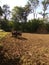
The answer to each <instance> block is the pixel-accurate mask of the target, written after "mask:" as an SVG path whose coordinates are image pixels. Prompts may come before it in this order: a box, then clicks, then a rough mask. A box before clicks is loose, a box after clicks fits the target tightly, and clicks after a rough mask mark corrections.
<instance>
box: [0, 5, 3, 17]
mask: <svg viewBox="0 0 49 65" xmlns="http://www.w3.org/2000/svg"><path fill="white" fill-rule="evenodd" d="M2 14H3V10H2V8H1V6H0V16H2Z"/></svg>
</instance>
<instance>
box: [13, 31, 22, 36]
mask: <svg viewBox="0 0 49 65" xmlns="http://www.w3.org/2000/svg"><path fill="white" fill-rule="evenodd" d="M12 36H15V37H17V36H22V33H21V32H20V31H12Z"/></svg>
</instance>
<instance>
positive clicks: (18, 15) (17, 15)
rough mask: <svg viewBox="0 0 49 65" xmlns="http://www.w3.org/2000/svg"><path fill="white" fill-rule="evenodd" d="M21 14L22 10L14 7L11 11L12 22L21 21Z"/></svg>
mask: <svg viewBox="0 0 49 65" xmlns="http://www.w3.org/2000/svg"><path fill="white" fill-rule="evenodd" d="M23 12H24V9H23V8H22V7H18V6H16V7H14V8H13V10H12V18H13V20H15V21H16V20H17V21H22V19H23Z"/></svg>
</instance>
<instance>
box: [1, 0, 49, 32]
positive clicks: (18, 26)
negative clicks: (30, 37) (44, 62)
mask: <svg viewBox="0 0 49 65" xmlns="http://www.w3.org/2000/svg"><path fill="white" fill-rule="evenodd" d="M39 4H40V1H39V0H28V2H27V4H26V5H25V6H24V7H19V6H15V7H14V8H13V9H12V11H10V7H9V6H8V5H3V7H1V6H0V28H1V29H3V30H5V31H12V30H17V31H18V30H19V31H22V32H30V33H32V32H33V33H36V32H37V33H47V32H49V22H47V17H48V12H46V11H47V10H48V6H49V1H48V0H43V1H41V4H42V6H43V8H42V11H43V12H42V11H41V12H39V13H37V14H40V15H42V16H43V18H42V19H41V20H40V19H37V15H36V11H37V8H38V7H39V6H38V5H39ZM30 13H33V19H32V20H29V21H27V20H28V19H27V17H28V16H29V14H30ZM9 15H10V16H9ZM2 17H3V18H2ZM8 17H9V18H11V19H10V20H11V21H10V20H9V19H8Z"/></svg>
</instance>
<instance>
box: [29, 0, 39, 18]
mask: <svg viewBox="0 0 49 65" xmlns="http://www.w3.org/2000/svg"><path fill="white" fill-rule="evenodd" d="M28 4H29V5H30V10H31V13H33V15H34V18H35V17H36V9H37V6H38V4H39V0H29V1H28Z"/></svg>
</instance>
